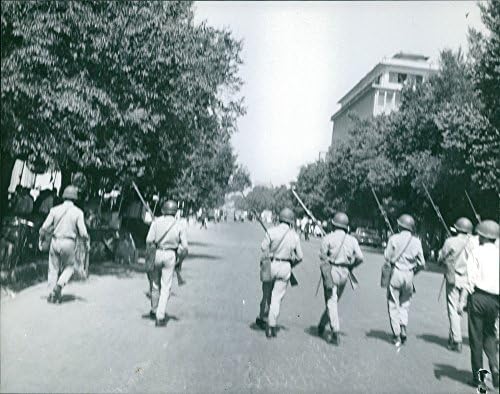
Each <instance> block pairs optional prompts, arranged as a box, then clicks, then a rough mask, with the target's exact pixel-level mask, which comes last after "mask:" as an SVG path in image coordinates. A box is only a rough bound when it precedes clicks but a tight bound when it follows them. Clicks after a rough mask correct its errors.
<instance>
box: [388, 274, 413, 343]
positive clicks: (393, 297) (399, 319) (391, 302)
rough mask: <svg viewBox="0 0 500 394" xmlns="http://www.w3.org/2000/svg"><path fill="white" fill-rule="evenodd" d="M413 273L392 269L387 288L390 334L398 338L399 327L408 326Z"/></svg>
mask: <svg viewBox="0 0 500 394" xmlns="http://www.w3.org/2000/svg"><path fill="white" fill-rule="evenodd" d="M413 276H414V273H413V271H408V270H399V269H398V268H394V270H393V271H392V275H391V280H390V282H389V287H388V288H387V308H388V310H389V320H390V323H391V329H392V333H393V334H394V335H395V336H397V337H399V336H400V335H401V326H407V325H408V314H409V311H410V301H411V297H412V296H413Z"/></svg>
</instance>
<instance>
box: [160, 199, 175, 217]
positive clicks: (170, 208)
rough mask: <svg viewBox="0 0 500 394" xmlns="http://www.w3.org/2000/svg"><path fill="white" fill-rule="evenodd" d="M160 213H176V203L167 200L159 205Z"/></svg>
mask: <svg viewBox="0 0 500 394" xmlns="http://www.w3.org/2000/svg"><path fill="white" fill-rule="evenodd" d="M161 213H163V214H164V215H175V214H176V213H177V203H176V202H175V201H173V200H167V201H165V202H164V203H163V205H162V207H161Z"/></svg>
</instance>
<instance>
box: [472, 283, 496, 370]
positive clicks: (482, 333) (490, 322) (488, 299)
mask: <svg viewBox="0 0 500 394" xmlns="http://www.w3.org/2000/svg"><path fill="white" fill-rule="evenodd" d="M498 311H499V296H498V295H494V294H490V293H487V292H485V291H482V290H479V289H477V288H476V289H475V291H474V293H473V294H471V295H470V296H469V303H468V307H467V313H468V316H469V343H470V361H471V366H472V374H473V376H474V377H476V376H477V372H478V370H479V369H481V368H482V367H483V349H484V352H485V353H486V356H487V357H488V362H489V364H490V371H491V372H492V373H498V347H497V342H496V331H495V320H496V318H497V317H498Z"/></svg>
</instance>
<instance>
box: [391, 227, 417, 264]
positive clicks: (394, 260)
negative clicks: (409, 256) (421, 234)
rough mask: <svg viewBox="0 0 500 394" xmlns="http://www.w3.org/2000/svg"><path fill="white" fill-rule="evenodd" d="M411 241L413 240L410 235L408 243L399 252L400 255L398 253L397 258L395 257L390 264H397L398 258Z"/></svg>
mask: <svg viewBox="0 0 500 394" xmlns="http://www.w3.org/2000/svg"><path fill="white" fill-rule="evenodd" d="M412 239H413V235H411V234H410V239H408V242H407V243H406V245H405V247H404V248H403V249H402V250H401V253H399V255H398V257H396V258H395V259H393V260H392V261H391V264H396V263H397V261H398V260H399V259H400V257H401V256H402V255H403V253H404V252H405V250H406V249H407V248H408V246H409V245H410V242H411V240H412Z"/></svg>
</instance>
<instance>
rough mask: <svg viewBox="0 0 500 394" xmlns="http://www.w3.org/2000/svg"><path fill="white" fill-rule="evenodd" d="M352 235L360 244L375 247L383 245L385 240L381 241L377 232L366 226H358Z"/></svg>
mask: <svg viewBox="0 0 500 394" xmlns="http://www.w3.org/2000/svg"><path fill="white" fill-rule="evenodd" d="M353 236H354V237H355V238H356V239H357V240H358V242H359V244H360V245H368V246H374V247H376V248H380V247H384V246H385V242H383V240H382V238H381V237H380V235H379V234H378V232H377V231H376V230H373V229H370V228H367V227H358V228H357V229H356V231H355V232H354V234H353Z"/></svg>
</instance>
